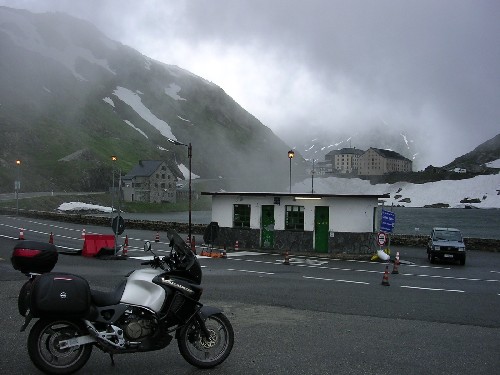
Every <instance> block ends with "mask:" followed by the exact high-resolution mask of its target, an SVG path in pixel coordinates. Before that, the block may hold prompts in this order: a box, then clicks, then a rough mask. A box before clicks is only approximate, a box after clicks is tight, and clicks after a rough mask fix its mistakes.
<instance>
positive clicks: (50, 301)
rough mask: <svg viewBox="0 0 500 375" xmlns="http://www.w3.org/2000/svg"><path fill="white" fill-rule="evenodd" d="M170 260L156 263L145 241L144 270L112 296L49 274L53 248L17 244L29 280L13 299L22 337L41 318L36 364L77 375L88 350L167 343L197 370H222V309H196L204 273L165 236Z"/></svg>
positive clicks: (33, 337)
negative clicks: (174, 342) (173, 344)
mask: <svg viewBox="0 0 500 375" xmlns="http://www.w3.org/2000/svg"><path fill="white" fill-rule="evenodd" d="M167 236H168V238H169V240H170V254H169V255H167V256H163V257H160V256H158V255H156V254H155V253H154V252H153V250H152V249H151V243H150V242H149V241H146V242H145V244H144V250H145V251H147V252H151V253H152V254H153V258H152V259H151V260H148V261H145V262H142V263H141V265H144V266H146V265H147V266H149V268H143V269H138V270H134V271H132V272H131V273H129V274H128V275H127V277H126V279H125V280H123V282H121V283H120V284H119V285H118V286H117V287H116V288H115V289H114V290H112V291H109V292H104V291H99V290H92V289H91V288H90V286H89V284H88V282H87V281H86V280H85V279H84V278H82V277H80V276H78V275H74V274H67V273H58V272H51V271H52V269H53V267H54V266H55V264H56V263H57V257H58V253H57V249H56V248H55V246H54V245H52V244H47V243H41V242H35V241H20V242H18V243H17V244H16V246H15V247H14V251H13V255H12V258H11V261H12V264H13V266H14V268H15V269H18V270H20V271H21V272H23V273H25V274H26V275H28V276H29V280H28V281H27V282H26V283H25V284H24V285H23V287H22V288H21V291H20V293H19V297H18V308H19V313H20V314H21V315H22V316H24V317H25V322H24V325H23V326H22V328H21V331H25V329H26V328H27V327H28V325H29V323H30V321H31V320H32V319H33V318H38V320H37V321H36V323H35V324H34V325H33V327H32V328H31V330H30V333H29V336H28V353H29V357H30V359H31V361H32V362H33V364H34V365H35V366H36V367H37V368H38V369H40V370H41V371H43V372H46V373H49V374H70V373H73V372H75V371H78V370H79V369H81V368H82V367H83V366H84V365H85V363H86V362H87V361H88V359H89V358H90V355H91V352H92V349H93V347H97V348H98V349H100V350H102V351H103V352H105V353H109V355H110V357H111V362H112V364H114V358H113V355H115V354H123V353H137V352H148V351H154V350H160V349H163V348H165V347H167V346H168V345H169V344H170V343H171V341H172V339H173V338H174V337H175V338H176V339H177V344H178V348H179V351H180V353H181V355H182V357H183V358H184V359H185V360H186V361H187V362H188V363H190V364H191V365H193V366H196V367H198V368H205V369H206V368H212V367H214V366H217V365H219V364H220V363H222V362H223V361H224V360H225V359H226V358H227V357H228V356H229V354H230V352H231V349H232V347H233V344H234V331H233V328H232V326H231V323H230V321H229V320H228V318H227V317H226V316H225V315H224V314H223V312H222V310H221V309H219V308H216V307H209V306H204V305H203V304H201V303H200V302H199V300H200V297H201V295H202V292H203V289H202V288H201V286H200V284H201V278H202V272H201V266H200V264H199V262H198V259H197V258H196V256H195V255H194V254H193V252H192V251H191V249H190V247H189V246H188V245H187V244H186V243H185V242H184V241H183V240H182V239H181V237H180V236H179V235H178V234H177V233H176V232H175V231H173V230H169V231H167Z"/></svg>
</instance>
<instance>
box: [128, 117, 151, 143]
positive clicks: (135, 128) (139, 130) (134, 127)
mask: <svg viewBox="0 0 500 375" xmlns="http://www.w3.org/2000/svg"><path fill="white" fill-rule="evenodd" d="M123 121H124V122H125V123H126V124H127V125H129V126H130V127H131V128H133V129H134V130H137V131H138V132H139V133H141V134H142V135H143V136H144V137H146V138H148V139H149V137H148V136H147V135H146V133H144V132H143V131H142V130H141V129H139V128H138V127H136V126H135V125H134V124H132V123H131V122H130V121H129V120H123Z"/></svg>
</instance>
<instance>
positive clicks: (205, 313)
mask: <svg viewBox="0 0 500 375" xmlns="http://www.w3.org/2000/svg"><path fill="white" fill-rule="evenodd" d="M221 312H222V309H219V308H218V307H212V306H203V307H202V308H201V309H200V311H198V312H197V313H196V314H195V315H194V316H193V318H191V320H190V321H189V322H188V323H187V324H186V325H184V326H183V327H181V328H180V329H178V330H177V331H176V333H175V338H176V339H179V336H180V335H182V334H184V333H185V331H186V330H187V329H189V328H190V327H191V326H192V325H193V323H195V324H196V325H197V327H198V329H200V330H201V332H202V334H204V335H205V336H206V337H209V336H210V332H208V330H207V327H206V326H205V321H206V320H207V318H208V317H210V316H212V315H215V314H219V313H221Z"/></svg>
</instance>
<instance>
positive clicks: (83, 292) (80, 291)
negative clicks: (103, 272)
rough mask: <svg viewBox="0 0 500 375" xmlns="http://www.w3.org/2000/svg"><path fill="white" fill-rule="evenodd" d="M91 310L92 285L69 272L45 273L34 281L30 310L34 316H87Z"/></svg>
mask: <svg viewBox="0 0 500 375" xmlns="http://www.w3.org/2000/svg"><path fill="white" fill-rule="evenodd" d="M89 310H90V286H89V283H88V282H87V280H85V279H84V278H82V277H80V276H77V275H73V274H69V273H56V272H53V273H45V274H43V275H39V276H37V277H36V279H35V280H34V281H33V285H32V288H31V300H30V311H31V315H32V316H33V317H43V316H65V317H68V316H70V317H80V318H83V317H85V316H86V315H87V314H88V313H89Z"/></svg>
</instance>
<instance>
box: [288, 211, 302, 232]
mask: <svg viewBox="0 0 500 375" xmlns="http://www.w3.org/2000/svg"><path fill="white" fill-rule="evenodd" d="M285 229H291V230H304V206H286V216H285Z"/></svg>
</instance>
